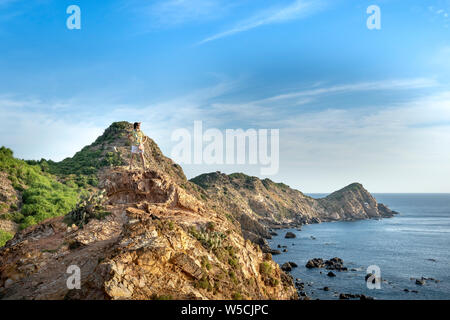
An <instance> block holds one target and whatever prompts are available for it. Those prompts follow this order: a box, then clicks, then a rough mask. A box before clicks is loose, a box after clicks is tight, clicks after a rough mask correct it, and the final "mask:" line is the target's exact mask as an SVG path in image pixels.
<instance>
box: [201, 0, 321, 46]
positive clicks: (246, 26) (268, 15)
mask: <svg viewBox="0 0 450 320" xmlns="http://www.w3.org/2000/svg"><path fill="white" fill-rule="evenodd" d="M321 6H322V1H319V0H317V1H306V0H295V1H294V2H293V3H291V4H290V5H288V6H285V7H275V8H271V9H269V10H264V11H262V12H259V13H257V14H255V15H254V16H253V17H251V18H249V19H246V20H245V21H241V22H239V23H237V24H236V25H235V26H234V27H232V28H231V29H229V30H226V31H223V32H220V33H217V34H215V35H213V36H210V37H207V38H206V39H203V40H202V41H200V42H199V43H198V44H204V43H206V42H210V41H214V40H217V39H220V38H224V37H228V36H231V35H234V34H237V33H240V32H244V31H248V30H251V29H255V28H258V27H261V26H264V25H268V24H274V23H283V22H287V21H291V20H295V19H300V18H303V17H305V16H306V15H308V14H311V13H312V12H313V11H315V10H317V9H318V8H320V7H321Z"/></svg>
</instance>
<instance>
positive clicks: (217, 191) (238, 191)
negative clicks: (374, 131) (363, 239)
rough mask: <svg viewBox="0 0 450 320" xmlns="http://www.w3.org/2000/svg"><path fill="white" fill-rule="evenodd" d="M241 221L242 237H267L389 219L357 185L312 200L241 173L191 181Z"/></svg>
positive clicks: (211, 176)
mask: <svg viewBox="0 0 450 320" xmlns="http://www.w3.org/2000/svg"><path fill="white" fill-rule="evenodd" d="M191 182H193V183H196V184H197V185H199V186H200V187H202V188H203V189H204V190H206V192H207V194H208V196H209V197H210V198H212V199H216V200H217V201H218V202H219V203H221V205H222V206H223V207H224V208H225V210H227V211H228V212H230V213H232V214H233V215H234V216H236V217H237V218H238V220H240V221H241V225H242V228H243V231H244V235H245V236H246V237H248V238H249V239H252V240H253V239H255V237H256V236H260V237H268V231H267V228H266V227H269V228H287V227H291V228H295V227H299V226H301V225H302V224H305V223H317V222H325V221H337V220H358V219H369V218H386V217H392V216H393V215H394V214H395V212H393V211H391V210H389V209H388V208H387V207H386V206H384V205H382V204H378V203H377V201H376V200H375V198H374V197H373V196H372V195H371V194H370V193H369V192H368V191H367V190H366V189H364V187H363V186H362V185H361V184H359V183H354V184H351V185H349V186H347V187H345V188H343V189H341V190H339V191H336V192H334V193H332V194H330V195H329V196H327V197H326V198H323V199H313V198H311V197H309V196H306V195H305V194H303V193H302V192H300V191H298V190H295V189H292V188H290V187H289V186H287V185H285V184H283V183H275V182H273V181H272V180H270V179H262V180H261V179H259V178H257V177H251V176H248V175H245V174H243V173H233V174H230V175H227V174H223V173H220V172H213V173H208V174H202V175H200V176H198V177H195V178H193V179H191ZM249 218H250V220H249Z"/></svg>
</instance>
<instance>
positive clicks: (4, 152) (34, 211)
mask: <svg viewBox="0 0 450 320" xmlns="http://www.w3.org/2000/svg"><path fill="white" fill-rule="evenodd" d="M47 169H48V168H46V166H45V165H38V164H36V165H31V164H29V163H27V162H25V161H23V160H19V159H15V158H14V157H13V152H12V150H10V149H8V148H5V147H1V148H0V170H1V171H3V172H6V173H8V179H9V180H10V181H11V183H12V185H13V187H14V188H15V189H16V190H18V191H19V192H21V194H22V206H21V208H20V211H15V212H9V213H7V214H5V215H3V216H2V217H3V218H6V219H9V220H13V221H15V222H16V223H18V224H19V225H20V228H21V229H24V228H26V227H29V226H31V225H34V224H36V223H39V222H41V221H43V220H45V219H48V218H53V217H57V216H61V215H64V214H66V213H68V212H69V211H70V210H72V209H73V207H74V206H75V204H76V203H77V201H78V197H79V194H80V193H85V192H86V191H85V190H84V189H82V188H80V187H78V186H76V185H73V184H70V183H69V184H63V183H60V182H58V181H57V180H56V179H55V177H54V176H52V175H51V174H50V173H48V172H47ZM3 237H4V235H2V238H3Z"/></svg>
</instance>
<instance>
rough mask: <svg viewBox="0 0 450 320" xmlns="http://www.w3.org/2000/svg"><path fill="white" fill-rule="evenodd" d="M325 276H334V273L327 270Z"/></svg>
mask: <svg viewBox="0 0 450 320" xmlns="http://www.w3.org/2000/svg"><path fill="white" fill-rule="evenodd" d="M327 276H329V277H336V275H335V274H334V273H333V271H330V272H328V273H327Z"/></svg>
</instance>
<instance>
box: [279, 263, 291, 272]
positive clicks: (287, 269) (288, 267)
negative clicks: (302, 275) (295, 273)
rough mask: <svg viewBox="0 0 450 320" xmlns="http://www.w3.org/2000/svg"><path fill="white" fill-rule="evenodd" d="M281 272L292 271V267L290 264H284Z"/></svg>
mask: <svg viewBox="0 0 450 320" xmlns="http://www.w3.org/2000/svg"><path fill="white" fill-rule="evenodd" d="M281 270H283V271H288V272H289V271H292V266H291V265H290V264H289V262H286V263H283V264H282V265H281Z"/></svg>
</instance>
